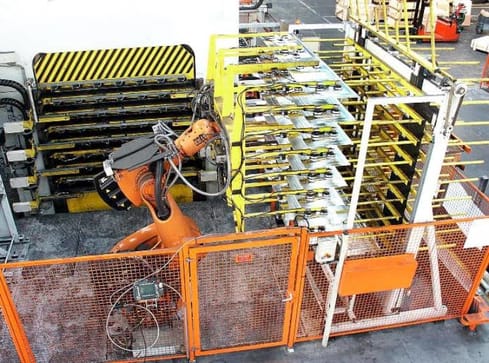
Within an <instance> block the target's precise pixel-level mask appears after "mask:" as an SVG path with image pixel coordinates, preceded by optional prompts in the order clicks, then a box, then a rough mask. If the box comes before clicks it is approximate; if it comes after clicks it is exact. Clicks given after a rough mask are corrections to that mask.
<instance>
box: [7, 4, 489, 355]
mask: <svg viewBox="0 0 489 363" xmlns="http://www.w3.org/2000/svg"><path fill="white" fill-rule="evenodd" d="M488 7H489V5H488ZM290 9H294V10H293V11H291V10H290ZM271 12H272V14H273V15H274V17H275V18H276V19H277V20H278V19H283V20H285V21H286V22H294V21H295V20H296V19H297V18H298V19H300V20H301V21H302V22H304V23H330V22H334V21H336V18H335V17H334V2H333V1H332V0H327V1H324V0H275V1H274V2H273V9H272V11H271ZM473 37H476V34H475V32H474V30H473V26H471V27H469V28H468V29H466V30H465V31H464V32H463V33H462V38H461V41H460V42H459V43H457V44H455V45H453V46H454V47H455V49H456V51H455V53H452V54H456V55H457V57H458V56H459V55H462V56H463V57H467V58H470V59H472V58H475V59H479V60H481V61H482V60H483V59H485V53H484V54H479V53H478V52H473V51H472V50H471V49H470V40H471V39H472V38H473ZM450 46H452V45H450ZM443 57H449V58H450V57H451V55H450V54H449V53H447V54H444V55H443ZM481 69H482V65H480V67H479V69H477V68H476V67H475V66H472V68H471V69H470V71H464V70H462V69H460V68H458V67H455V68H454V69H453V70H452V71H453V72H460V75H461V76H464V77H467V75H468V74H471V75H470V76H480V73H481ZM472 74H473V75H472ZM457 76H458V75H457ZM488 95H489V94H488V93H486V92H485V91H481V90H479V89H478V88H477V87H476V86H474V87H472V88H471V90H470V92H469V94H468V96H467V98H468V99H470V98H474V99H481V98H485V99H487V98H488ZM468 107H469V106H467V107H464V108H463V109H462V111H461V118H463V119H464V120H466V121H468V120H484V119H486V120H487V119H488V118H487V115H488V114H489V112H488V111H489V108H488V107H489V106H484V107H477V108H476V107H473V106H470V109H469V108H468ZM456 133H457V135H459V136H460V137H462V138H463V139H467V140H484V139H489V128H488V127H485V128H480V127H463V126H459V127H457V129H456ZM466 157H467V158H472V159H477V160H479V159H483V160H487V159H489V152H488V148H487V146H482V147H480V146H479V147H474V151H473V153H472V154H471V155H468V156H466ZM466 172H467V174H468V175H470V176H474V177H479V176H481V175H484V174H488V173H489V170H488V168H487V164H485V165H482V166H481V165H474V166H469V167H468V168H467V169H466ZM182 209H183V210H184V211H185V212H186V213H187V214H189V215H190V216H191V217H194V218H195V219H196V220H197V221H198V223H199V226H200V228H201V230H202V232H203V233H212V232H231V231H232V230H233V221H232V219H231V218H232V217H231V213H230V212H229V210H228V209H227V207H225V206H224V205H223V203H222V202H221V201H210V202H197V203H193V204H188V205H182ZM149 222H150V217H149V214H148V212H147V211H146V210H144V209H139V210H131V211H129V212H114V211H104V212H95V213H90V214H79V215H63V214H59V215H54V216H39V217H35V218H23V219H20V220H18V228H19V231H20V232H21V233H23V234H24V235H25V236H27V237H29V239H30V241H31V244H30V248H29V251H28V256H27V257H28V259H43V258H51V257H68V256H75V255H85V254H98V253H103V252H105V251H107V250H108V248H109V247H110V246H112V245H113V244H114V243H115V242H116V241H118V240H119V239H120V238H122V237H124V236H126V235H128V234H129V233H131V232H133V231H135V230H137V229H139V228H140V227H142V226H144V225H146V224H147V223H149ZM267 223H268V222H267V221H264V225H263V226H265V227H266V225H267ZM94 226H96V227H95V228H94ZM488 343H489V326H482V327H480V328H479V330H478V334H477V335H475V336H473V335H471V334H469V333H468V331H467V330H465V329H464V328H463V327H462V326H461V325H460V324H459V323H458V322H457V321H454V320H451V321H446V322H441V323H430V324H423V325H418V326H410V327H405V328H399V329H391V330H384V331H379V332H370V333H364V334H358V335H353V336H344V337H338V338H335V339H332V340H331V342H330V345H329V346H328V348H323V347H321V344H320V342H316V341H315V342H307V343H300V344H297V345H296V347H295V352H293V353H289V352H287V351H286V350H285V349H284V348H273V349H263V350H256V351H249V352H241V353H233V354H224V355H218V356H210V357H202V358H199V359H198V362H201V363H224V362H228V363H231V362H242V363H246V362H270V363H273V362H277V363H278V362H280V363H282V362H283V363H296V362H297V363H299V362H354V361H365V362H454V363H455V362H457V363H459V362H474V363H477V362H481V363H482V362H487V361H488V360H489V344H488ZM0 362H4V361H3V360H2V357H1V356H0ZM5 363H11V362H5Z"/></svg>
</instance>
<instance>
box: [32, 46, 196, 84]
mask: <svg viewBox="0 0 489 363" xmlns="http://www.w3.org/2000/svg"><path fill="white" fill-rule="evenodd" d="M33 68H34V75H35V77H36V79H37V82H38V83H39V84H41V85H42V84H45V83H60V82H77V81H92V80H103V79H117V78H137V77H152V76H162V75H184V76H185V77H187V79H194V78H195V57H194V54H193V51H192V50H191V49H190V47H188V46H186V45H171V46H160V47H135V48H119V49H100V50H83V51H70V52H56V53H40V54H38V55H36V57H35V58H34V61H33Z"/></svg>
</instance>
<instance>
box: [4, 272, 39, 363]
mask: <svg viewBox="0 0 489 363" xmlns="http://www.w3.org/2000/svg"><path fill="white" fill-rule="evenodd" d="M0 305H1V307H2V311H3V313H4V317H5V321H6V323H7V326H8V329H9V331H10V335H11V337H12V341H13V342H14V345H15V349H16V350H17V354H18V355H19V359H20V362H21V363H35V362H36V359H35V358H34V354H33V353H32V350H31V347H30V345H29V341H28V339H27V336H26V335H25V331H24V327H23V326H22V323H21V321H20V318H19V314H17V310H16V309H15V304H14V301H13V299H12V296H11V295H10V291H9V289H8V285H7V281H6V280H5V276H4V275H3V270H0Z"/></svg>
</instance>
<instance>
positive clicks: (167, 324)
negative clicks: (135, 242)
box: [9, 255, 186, 363]
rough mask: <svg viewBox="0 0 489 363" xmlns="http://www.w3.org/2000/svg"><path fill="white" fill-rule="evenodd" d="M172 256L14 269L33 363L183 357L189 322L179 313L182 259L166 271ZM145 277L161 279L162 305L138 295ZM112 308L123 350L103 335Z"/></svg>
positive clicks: (112, 328)
mask: <svg viewBox="0 0 489 363" xmlns="http://www.w3.org/2000/svg"><path fill="white" fill-rule="evenodd" d="M169 258H170V257H169V256H167V255H161V256H139V257H118V258H117V259H113V260H99V261H97V260H95V258H94V260H92V261H90V260H89V261H86V260H85V261H80V262H78V261H77V259H74V260H75V261H77V262H72V263H53V264H45V265H41V266H30V267H23V268H15V269H12V270H11V271H12V272H13V276H12V279H11V280H10V282H9V288H10V290H11V293H12V297H13V299H14V302H15V304H16V307H17V310H18V313H19V316H20V318H21V321H22V324H23V325H24V329H25V331H26V334H27V337H28V339H29V342H30V345H31V348H32V350H33V353H34V355H35V357H36V360H37V361H38V362H84V363H85V362H100V361H105V360H113V359H119V360H125V359H129V358H135V357H147V358H148V360H149V359H150V358H151V357H153V356H160V358H159V359H163V358H162V357H161V356H166V355H168V356H170V357H175V355H178V354H180V355H181V354H182V353H183V354H185V352H186V349H185V343H184V342H185V340H184V322H183V321H182V320H180V319H179V317H178V314H177V313H178V312H179V311H178V307H179V306H181V304H179V301H180V297H179V296H180V273H179V269H178V268H177V267H178V262H177V261H176V260H175V261H174V262H172V263H171V264H170V265H168V266H167V267H165V268H162V267H163V266H165V265H166V264H167V262H168V261H169ZM175 263H176V265H175ZM160 269H161V271H160ZM147 276H149V277H148V280H152V281H155V282H158V283H159V282H161V283H162V284H163V294H162V295H161V297H160V298H159V299H158V300H157V302H146V303H143V302H137V301H135V298H134V297H133V284H134V283H135V282H136V281H138V280H139V279H141V278H144V277H147ZM111 307H113V309H111ZM109 312H110V319H109V323H108V331H109V334H110V337H111V339H112V340H113V341H114V342H115V344H117V345H118V346H119V348H118V347H116V346H115V345H114V344H112V343H111V342H110V341H109V339H108V337H107V334H106V329H105V327H106V319H107V316H108V315H109Z"/></svg>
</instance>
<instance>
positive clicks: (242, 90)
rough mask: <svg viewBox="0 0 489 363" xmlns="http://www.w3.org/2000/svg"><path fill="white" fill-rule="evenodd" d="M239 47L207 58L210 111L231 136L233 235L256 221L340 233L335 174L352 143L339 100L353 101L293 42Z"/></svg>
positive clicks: (341, 203) (268, 37) (276, 38)
mask: <svg viewBox="0 0 489 363" xmlns="http://www.w3.org/2000/svg"><path fill="white" fill-rule="evenodd" d="M214 41H215V39H214ZM240 45H241V47H240V48H239V49H233V50H231V49H226V48H223V49H217V50H216V59H211V64H214V65H216V66H215V70H214V71H213V72H211V76H214V78H213V79H214V82H215V83H214V84H215V99H216V108H217V110H218V111H219V114H220V116H221V118H222V119H223V120H224V122H225V123H226V122H227V123H228V125H229V132H230V134H231V142H232V151H231V155H232V165H233V170H234V174H233V177H232V183H231V189H232V191H231V193H229V195H228V197H229V200H230V203H231V204H232V206H233V207H234V216H235V221H236V224H237V229H238V230H246V229H247V226H246V225H245V221H246V220H250V219H254V218H260V217H275V218H277V219H279V220H280V221H281V222H283V223H284V224H286V225H303V226H307V227H309V228H310V229H311V230H324V229H327V230H329V229H331V230H336V229H339V228H341V225H342V222H343V220H344V218H345V216H346V207H345V200H344V197H343V196H342V193H341V189H342V188H344V187H346V186H347V183H346V182H345V180H344V179H343V177H342V176H341V173H340V172H339V171H338V169H337V168H338V167H343V166H347V165H349V162H348V160H347V159H346V158H345V156H344V155H343V153H342V148H343V147H344V146H347V145H350V144H351V141H350V139H349V137H348V136H347V135H346V134H345V132H344V131H343V130H342V127H341V123H342V122H345V121H352V120H353V117H352V116H351V115H350V113H349V112H348V111H347V110H346V109H345V107H343V106H342V105H341V103H340V102H339V101H338V99H339V98H352V97H356V94H355V93H354V92H353V91H352V90H351V89H350V88H349V87H347V86H346V85H345V84H344V83H343V82H342V81H341V80H340V78H339V77H338V76H337V75H336V74H335V73H334V72H333V71H332V70H331V69H330V68H329V67H327V66H326V65H325V64H324V63H322V62H321V61H320V60H319V58H318V57H317V56H315V55H313V54H312V53H311V52H310V51H309V50H308V49H307V48H305V47H304V45H303V44H302V43H301V41H300V40H298V39H297V38H296V37H295V36H293V35H290V34H282V33H276V34H271V33H268V34H261V35H256V36H246V35H243V36H242V37H241V41H240ZM236 61H237V62H236ZM228 62H233V63H232V65H231V64H228ZM224 64H226V66H224ZM226 82H227V83H226ZM221 100H222V102H221Z"/></svg>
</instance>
